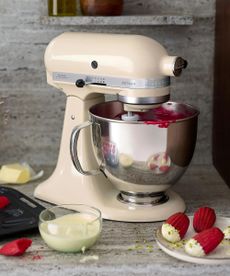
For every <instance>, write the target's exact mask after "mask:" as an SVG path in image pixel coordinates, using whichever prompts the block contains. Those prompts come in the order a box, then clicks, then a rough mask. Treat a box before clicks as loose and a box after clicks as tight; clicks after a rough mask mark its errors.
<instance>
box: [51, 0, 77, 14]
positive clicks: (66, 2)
mask: <svg viewBox="0 0 230 276" xmlns="http://www.w3.org/2000/svg"><path fill="white" fill-rule="evenodd" d="M48 14H49V16H75V15H77V0H48Z"/></svg>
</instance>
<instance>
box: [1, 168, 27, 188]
mask: <svg viewBox="0 0 230 276" xmlns="http://www.w3.org/2000/svg"><path fill="white" fill-rule="evenodd" d="M30 179H31V175H30V170H29V168H28V167H26V166H23V165H21V164H19V163H14V164H7V165H3V166H2V168H1V170H0V181H2V182H4V183H15V184H24V183H26V182H28V181H29V180H30Z"/></svg>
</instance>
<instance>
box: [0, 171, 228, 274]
mask: <svg viewBox="0 0 230 276" xmlns="http://www.w3.org/2000/svg"><path fill="white" fill-rule="evenodd" d="M44 169H45V172H46V173H45V176H44V179H45V178H46V177H47V176H48V175H49V174H50V173H51V172H52V168H47V167H45V168H44ZM37 184H38V183H36V182H35V183H30V184H26V185H20V186H12V185H11V186H10V187H13V188H17V189H19V190H20V191H21V192H23V193H25V194H26V195H28V196H31V197H32V195H33V190H34V188H35V186H36V185H37ZM174 190H175V191H177V192H178V193H179V194H180V195H181V196H182V197H183V198H184V199H185V202H186V205H187V214H191V213H192V212H193V211H194V210H195V209H196V208H198V207H200V206H203V205H206V206H210V207H213V208H215V210H216V213H217V214H218V215H223V216H230V189H229V188H228V187H227V186H226V184H225V183H224V182H223V180H222V179H221V178H220V176H219V175H218V173H217V171H216V170H215V169H214V168H213V167H211V166H191V167H190V168H189V169H188V171H187V172H186V174H185V175H184V176H183V177H182V178H181V180H180V181H179V182H178V183H177V184H176V185H175V186H174ZM42 204H43V205H47V204H44V203H42ZM159 225H160V223H123V222H113V221H104V222H103V231H102V235H101V238H100V240H99V242H98V243H97V244H96V245H95V246H94V247H93V248H92V249H90V250H89V251H86V252H85V254H84V255H83V254H67V253H59V252H56V251H53V250H51V249H49V248H48V247H47V246H46V245H45V243H44V242H43V240H42V239H41V237H40V235H39V234H38V233H34V234H28V235H26V236H27V237H29V238H32V240H33V244H32V246H31V247H30V248H29V250H28V251H27V252H26V254H24V255H23V256H21V257H4V256H0V267H1V269H0V275H23V276H27V275H30V276H31V275H33V276H34V275H43V276H46V275H49V276H52V275H55V276H56V275H68V276H71V275H81V276H86V275H87V276H88V275H101V276H105V275H110V276H113V275H119V276H129V275H141V276H144V275H170V276H173V275H186V276H189V275H191V276H195V275H229V274H230V265H221V266H216V265H215V266H208V265H195V264H191V263H185V262H182V261H179V260H176V259H174V258H172V257H170V256H167V255H166V254H165V253H164V252H162V251H161V250H160V249H159V248H158V246H157V244H156V242H155V240H154V230H155V229H156V228H157V227H158V226H159ZM23 236H25V235H23ZM9 240H10V238H8V239H5V240H2V241H1V242H0V244H3V243H5V242H7V241H9ZM147 245H148V246H147ZM149 245H150V246H151V247H152V249H151V250H149ZM84 256H97V258H96V259H95V260H88V261H86V262H84Z"/></svg>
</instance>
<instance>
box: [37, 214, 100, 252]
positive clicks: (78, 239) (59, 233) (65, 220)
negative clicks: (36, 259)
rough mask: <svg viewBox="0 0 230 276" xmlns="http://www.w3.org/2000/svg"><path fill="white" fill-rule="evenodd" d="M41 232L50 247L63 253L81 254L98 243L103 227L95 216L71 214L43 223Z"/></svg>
mask: <svg viewBox="0 0 230 276" xmlns="http://www.w3.org/2000/svg"><path fill="white" fill-rule="evenodd" d="M39 231H40V234H41V236H42V238H43V239H44V241H45V242H46V244H47V245H48V246H49V247H51V248H53V249H55V250H58V251H63V252H79V251H83V250H86V249H87V248H89V247H91V246H92V245H93V244H94V243H95V242H96V241H97V239H98V237H99V235H100V232H101V225H100V221H99V220H95V217H94V216H93V215H90V214H69V215H65V216H62V217H60V218H57V219H54V220H52V221H48V222H43V223H41V224H40V225H39Z"/></svg>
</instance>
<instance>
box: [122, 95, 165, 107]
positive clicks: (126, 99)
mask: <svg viewBox="0 0 230 276" xmlns="http://www.w3.org/2000/svg"><path fill="white" fill-rule="evenodd" d="M169 99H170V96H169V95H164V96H158V97H139V98H136V97H130V96H123V95H118V100H119V101H120V102H123V103H127V104H139V105H140V104H141V105H145V104H161V103H165V102H167V101H169Z"/></svg>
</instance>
